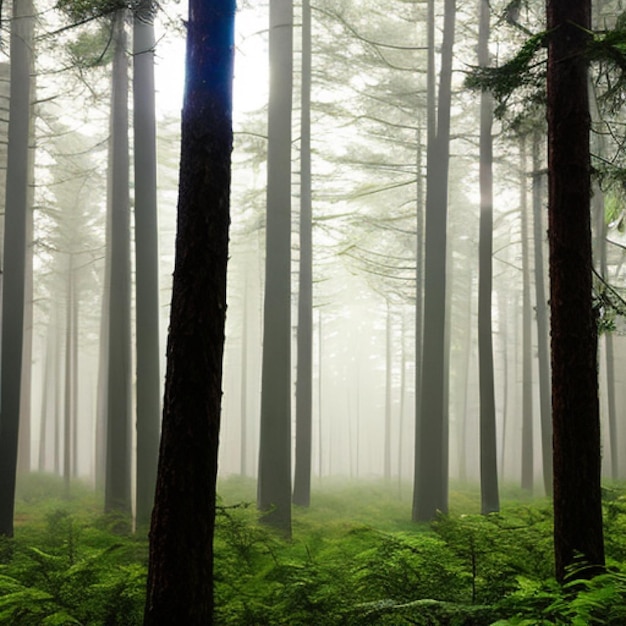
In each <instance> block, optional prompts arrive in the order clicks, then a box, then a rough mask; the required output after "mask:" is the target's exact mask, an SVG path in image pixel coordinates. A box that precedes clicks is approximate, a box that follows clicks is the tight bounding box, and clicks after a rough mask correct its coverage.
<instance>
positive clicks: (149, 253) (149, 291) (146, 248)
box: [133, 0, 161, 526]
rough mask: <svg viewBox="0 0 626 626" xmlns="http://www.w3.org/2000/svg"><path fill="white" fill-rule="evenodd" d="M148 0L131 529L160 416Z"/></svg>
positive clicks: (148, 500) (138, 56)
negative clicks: (135, 462) (134, 486)
mask: <svg viewBox="0 0 626 626" xmlns="http://www.w3.org/2000/svg"><path fill="white" fill-rule="evenodd" d="M152 7H153V3H152V0H143V1H142V2H141V3H140V5H139V6H138V8H136V9H135V15H134V17H133V64H134V69H133V103H134V107H133V121H134V123H133V129H134V155H135V289H136V298H135V307H136V342H137V364H136V368H137V489H136V492H137V493H136V519H137V526H145V525H147V524H148V523H149V522H150V512H151V511H152V503H153V501H154V484H155V481H156V468H157V459H158V454H159V429H160V422H161V420H160V417H161V372H160V367H159V364H160V359H161V350H160V347H159V251H158V230H157V191H156V169H157V165H156V121H155V109H154V46H155V39H154V23H153V15H152Z"/></svg>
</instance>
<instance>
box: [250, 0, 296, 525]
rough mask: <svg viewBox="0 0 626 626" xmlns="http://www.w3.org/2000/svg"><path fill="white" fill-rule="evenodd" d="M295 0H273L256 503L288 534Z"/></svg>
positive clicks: (264, 519) (271, 520) (271, 522)
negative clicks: (292, 0)
mask: <svg viewBox="0 0 626 626" xmlns="http://www.w3.org/2000/svg"><path fill="white" fill-rule="evenodd" d="M292 29H293V6H292V2H291V0H271V2H270V31H269V58H270V71H271V72H272V81H271V84H270V95H269V105H268V146H267V224H266V247H265V249H266V253H265V301H264V309H263V359H262V374H261V427H260V442H259V480H258V494H257V504H258V507H259V509H260V510H261V511H263V517H262V519H263V521H265V522H266V523H267V524H270V525H271V526H273V527H275V528H277V529H279V530H280V531H281V532H283V533H284V534H285V535H287V536H289V535H290V534H291V88H292V36H293V35H292Z"/></svg>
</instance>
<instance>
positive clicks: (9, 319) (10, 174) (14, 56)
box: [0, 0, 34, 537]
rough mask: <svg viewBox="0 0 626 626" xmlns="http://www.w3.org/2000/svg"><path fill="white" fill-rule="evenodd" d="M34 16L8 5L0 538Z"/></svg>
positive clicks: (22, 255)
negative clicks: (9, 10)
mask: <svg viewBox="0 0 626 626" xmlns="http://www.w3.org/2000/svg"><path fill="white" fill-rule="evenodd" d="M33 12H34V9H33V3H32V1H31V0H22V1H21V2H14V3H13V15H12V20H11V41H10V54H11V87H10V89H11V96H10V98H11V99H10V104H9V137H8V141H9V143H8V153H7V186H6V212H5V229H4V264H3V273H4V279H3V294H2V344H1V345H2V357H1V360H2V362H1V370H2V374H1V378H0V386H1V389H2V394H1V400H0V415H1V416H2V418H1V422H0V427H1V430H0V535H5V536H8V537H11V536H12V535H13V511H14V500H15V476H16V465H17V445H18V430H19V415H20V395H21V393H20V390H21V376H22V353H23V336H24V291H25V289H24V285H25V267H26V233H27V211H28V206H27V205H28V170H29V166H28V160H29V159H28V145H29V138H30V124H31V115H30V110H31V109H30V101H31V93H30V88H31V80H30V74H31V67H32V41H33V22H34V14H33Z"/></svg>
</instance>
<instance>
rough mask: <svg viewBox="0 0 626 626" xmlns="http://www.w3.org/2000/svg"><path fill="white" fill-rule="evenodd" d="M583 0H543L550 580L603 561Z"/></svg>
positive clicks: (586, 17) (585, 11)
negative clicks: (551, 475)
mask: <svg viewBox="0 0 626 626" xmlns="http://www.w3.org/2000/svg"><path fill="white" fill-rule="evenodd" d="M590 5H591V3H590V1H589V0H548V2H547V5H546V6H547V29H548V32H549V33H550V35H549V45H548V74H547V77H548V92H547V94H548V95H547V118H548V172H549V205H548V215H549V227H548V238H549V243H550V310H551V322H552V323H551V328H552V420H553V429H554V550H555V561H556V577H557V579H558V580H559V581H564V580H565V579H566V578H567V576H568V572H567V568H568V567H569V566H570V565H572V564H573V563H575V562H576V560H577V559H578V557H579V556H580V557H582V559H584V561H586V562H587V563H588V564H589V566H590V567H588V568H587V569H586V570H584V571H583V572H576V573H575V576H581V575H582V576H591V575H593V574H594V573H596V572H598V571H601V570H602V569H603V567H604V539H603V533H602V502H601V491H600V469H601V463H600V420H599V408H598V379H597V329H596V319H595V315H594V312H593V307H592V280H591V275H592V259H591V228H590V215H589V214H590V210H589V209H590V195H591V189H590V157H589V123H590V120H589V100H588V90H587V83H588V81H587V75H588V70H587V65H588V63H587V60H586V58H585V56H584V50H585V47H586V45H587V42H588V38H589V29H590V11H591V6H590Z"/></svg>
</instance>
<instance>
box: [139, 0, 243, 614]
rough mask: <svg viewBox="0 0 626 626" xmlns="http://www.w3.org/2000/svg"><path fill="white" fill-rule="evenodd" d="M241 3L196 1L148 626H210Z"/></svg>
mask: <svg viewBox="0 0 626 626" xmlns="http://www.w3.org/2000/svg"><path fill="white" fill-rule="evenodd" d="M234 19H235V2H234V0H221V1H216V2H211V3H209V2H205V0H190V2H189V21H188V23H187V59H186V67H187V80H186V89H185V98H184V105H183V112H182V138H181V160H180V176H179V181H180V182H179V199H178V226H177V235H176V261H175V268H174V282H173V290H172V305H171V314H170V330H169V339H168V347H167V373H166V382H165V398H164V403H163V427H162V435H161V446H160V451H159V465H158V473H157V483H156V495H155V501H154V509H153V513H152V525H151V529H150V559H149V566H148V589H147V596H146V610H145V614H144V625H145V626H162V625H163V624H189V625H191V624H198V625H200V624H212V623H213V531H214V527H215V489H216V479H217V456H218V438H219V427H220V409H221V398H222V358H223V352H224V321H225V315H226V266H227V261H228V228H229V222H230V215H229V200H230V198H229V196H230V163H231V149H232V97H231V92H232V68H233V52H234Z"/></svg>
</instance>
